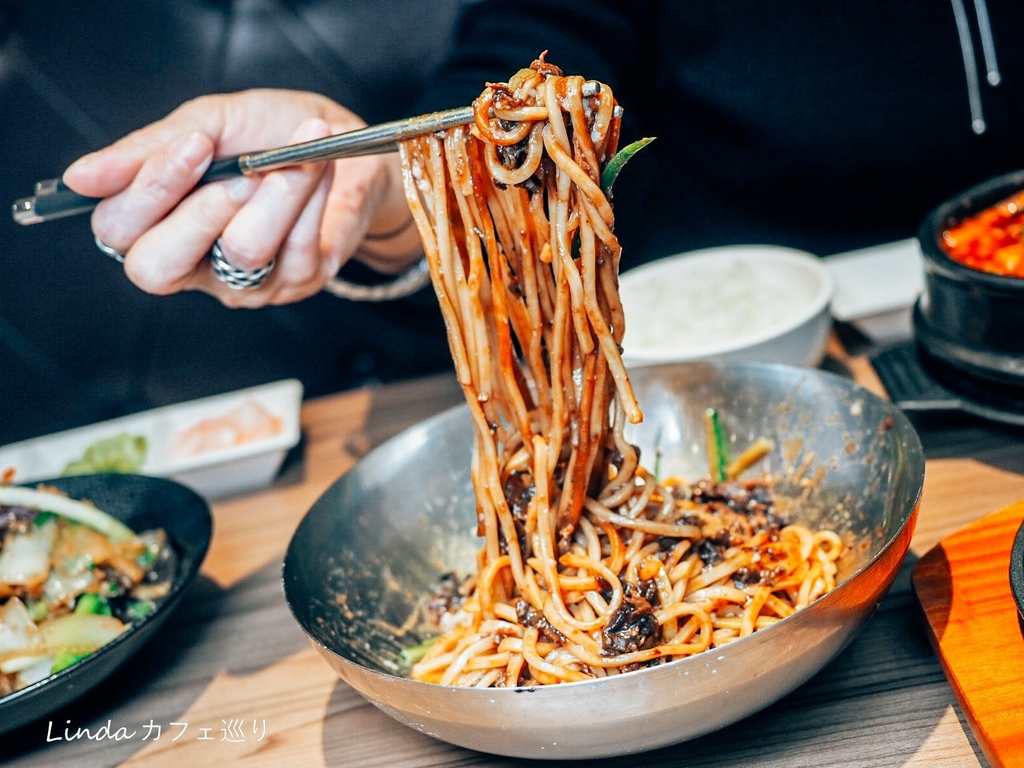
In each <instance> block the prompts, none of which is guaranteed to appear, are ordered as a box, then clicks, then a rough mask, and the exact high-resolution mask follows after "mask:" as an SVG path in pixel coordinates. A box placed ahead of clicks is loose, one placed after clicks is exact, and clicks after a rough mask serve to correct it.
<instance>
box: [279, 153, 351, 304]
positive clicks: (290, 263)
mask: <svg viewBox="0 0 1024 768" xmlns="http://www.w3.org/2000/svg"><path fill="white" fill-rule="evenodd" d="M333 176H334V173H333V165H328V166H327V169H326V172H325V173H324V176H323V178H322V179H321V180H320V184H319V185H318V186H317V188H316V191H315V192H314V193H313V195H312V196H311V197H310V199H309V202H308V203H307V204H306V207H305V208H304V209H303V211H302V214H301V215H300V216H299V219H298V221H296V222H295V226H294V227H292V230H291V232H290V233H289V234H288V238H287V239H286V240H285V242H284V243H283V244H282V246H281V248H280V250H279V251H278V254H277V265H276V267H275V271H274V273H272V274H271V278H272V280H271V281H270V285H268V286H267V289H269V296H268V299H267V300H268V302H269V303H271V304H288V303H291V302H294V301H300V300H301V299H305V298H308V297H309V296H312V295H314V294H316V293H318V292H319V291H320V290H321V289H322V288H323V286H324V283H326V282H327V280H329V279H330V278H331V277H332V276H334V274H336V273H337V271H338V269H340V264H338V263H337V260H336V259H330V258H325V254H324V253H323V247H322V245H321V236H320V229H321V226H322V223H323V215H324V209H325V208H326V206H327V195H328V192H329V191H330V187H331V183H332V181H333Z"/></svg>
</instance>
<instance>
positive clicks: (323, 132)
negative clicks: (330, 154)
mask: <svg viewBox="0 0 1024 768" xmlns="http://www.w3.org/2000/svg"><path fill="white" fill-rule="evenodd" d="M330 133H331V127H330V126H329V125H328V124H327V121H325V120H321V119H320V118H319V117H313V118H310V119H309V120H306V121H305V122H304V123H301V124H300V125H299V127H298V128H296V129H295V132H294V133H293V134H292V136H291V139H290V141H291V142H292V143H293V144H298V143H299V142H302V141H312V140H313V139H322V138H324V137H325V136H329V135H330Z"/></svg>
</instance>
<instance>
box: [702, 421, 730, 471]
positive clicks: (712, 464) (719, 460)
mask: <svg viewBox="0 0 1024 768" xmlns="http://www.w3.org/2000/svg"><path fill="white" fill-rule="evenodd" d="M704 435H705V439H706V440H707V446H708V447H707V451H708V466H709V468H710V470H711V479H712V480H714V481H715V482H717V483H720V482H722V481H723V480H725V479H726V478H727V477H728V473H727V472H726V468H727V467H728V466H729V445H728V443H726V441H725V433H723V432H722V424H721V422H720V421H719V419H718V411H716V410H715V409H714V408H708V409H707V410H706V411H704Z"/></svg>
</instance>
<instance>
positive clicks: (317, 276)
mask: <svg viewBox="0 0 1024 768" xmlns="http://www.w3.org/2000/svg"><path fill="white" fill-rule="evenodd" d="M330 183H331V173H330V171H328V172H327V173H325V174H324V178H323V179H322V180H321V182H320V184H319V185H318V186H317V189H316V191H315V192H314V193H313V195H312V197H310V199H309V204H308V205H307V206H306V208H305V209H303V211H302V214H301V215H300V216H299V219H298V221H297V222H296V224H295V226H294V227H293V228H292V232H291V234H290V235H289V237H288V239H287V240H286V241H285V243H284V244H283V245H282V246H281V249H280V251H278V254H277V256H276V258H275V262H274V268H273V271H271V273H270V274H269V275H268V276H267V278H266V280H265V281H264V282H263V283H262V284H261V285H260V286H259V287H258V288H251V289H244V290H236V289H232V288H229V287H228V286H226V285H225V284H224V283H223V282H221V281H220V280H219V279H218V278H217V277H216V275H215V274H214V271H213V269H212V266H211V267H210V268H209V269H205V268H204V265H203V264H200V265H199V268H198V269H197V270H196V274H195V280H194V282H193V283H192V287H194V288H196V289H197V290H201V291H204V292H205V293H209V294H211V295H213V296H215V297H216V298H217V299H218V300H219V301H220V302H221V303H222V304H224V305H225V306H228V307H234V308H255V307H261V306H265V305H267V304H290V303H292V302H295V301H300V300H301V299H305V298H308V297H309V296H312V295H314V294H316V293H317V292H319V291H320V290H321V289H322V288H323V285H324V283H325V282H326V279H327V278H326V277H325V276H324V275H325V273H326V274H327V276H330V275H332V274H333V272H327V270H328V269H329V267H326V268H325V267H324V265H323V262H322V260H321V259H320V258H319V255H318V254H319V242H320V221H321V217H322V215H323V209H324V206H325V205H326V199H327V194H328V191H329V189H330Z"/></svg>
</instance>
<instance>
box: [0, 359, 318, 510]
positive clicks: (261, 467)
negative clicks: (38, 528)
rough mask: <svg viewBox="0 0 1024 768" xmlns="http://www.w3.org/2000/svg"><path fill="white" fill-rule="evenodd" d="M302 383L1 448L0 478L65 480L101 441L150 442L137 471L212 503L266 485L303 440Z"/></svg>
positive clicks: (277, 384) (264, 387)
mask: <svg viewBox="0 0 1024 768" xmlns="http://www.w3.org/2000/svg"><path fill="white" fill-rule="evenodd" d="M301 404H302V384H301V382H299V381H297V380H295V379H285V380H283V381H277V382H274V383H272V384H264V385H260V386H256V387H250V388H247V389H240V390H237V391H234V392H227V393H225V394H222V395H213V396H211V397H205V398H201V399H199V400H191V401H188V402H185V403H178V404H176V405H168V406H164V407H161V408H154V409H153V410H149V411H144V412H142V413H136V414H132V415H129V416H122V417H120V418H117V419H111V420H109V421H104V422H99V423H97V424H90V425H88V426H84V427H78V428H76V429H70V430H67V431H64V432H57V433H54V434H52V435H45V436H43V437H36V438H32V439H30V440H24V441H21V442H18V443H11V444H9V445H6V446H3V447H0V475H2V474H4V473H9V472H11V473H13V476H12V477H11V481H12V482H16V483H29V482H34V481H36V480H45V479H49V478H54V477H58V476H60V475H62V474H63V473H64V472H65V470H66V469H67V467H68V465H69V464H71V463H72V462H75V461H80V460H81V459H82V457H83V455H84V454H85V452H86V450H87V449H89V448H90V447H92V446H96V444H97V443H98V442H99V441H105V440H116V439H118V437H119V436H125V437H128V438H135V439H140V442H141V441H142V440H144V444H145V454H144V459H143V460H142V463H141V465H140V466H139V467H138V468H137V469H135V470H133V471H136V472H138V474H143V475H151V476H155V477H168V478H171V479H172V480H176V481H178V482H180V483H182V484H184V485H187V486H189V487H191V488H193V489H195V490H196V491H197V492H199V493H200V494H202V495H203V496H205V497H207V498H223V497H225V496H231V495H234V494H238V493H243V492H245V491H251V490H255V489H257V488H260V487H263V486H265V485H268V484H269V483H270V482H271V481H272V480H273V479H274V476H275V475H276V474H277V472H278V470H279V469H280V467H281V463H282V461H284V457H285V455H286V454H287V453H288V451H289V449H291V448H292V447H294V446H295V445H296V444H297V443H298V441H299V437H300V428H299V409H300V407H301Z"/></svg>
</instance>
